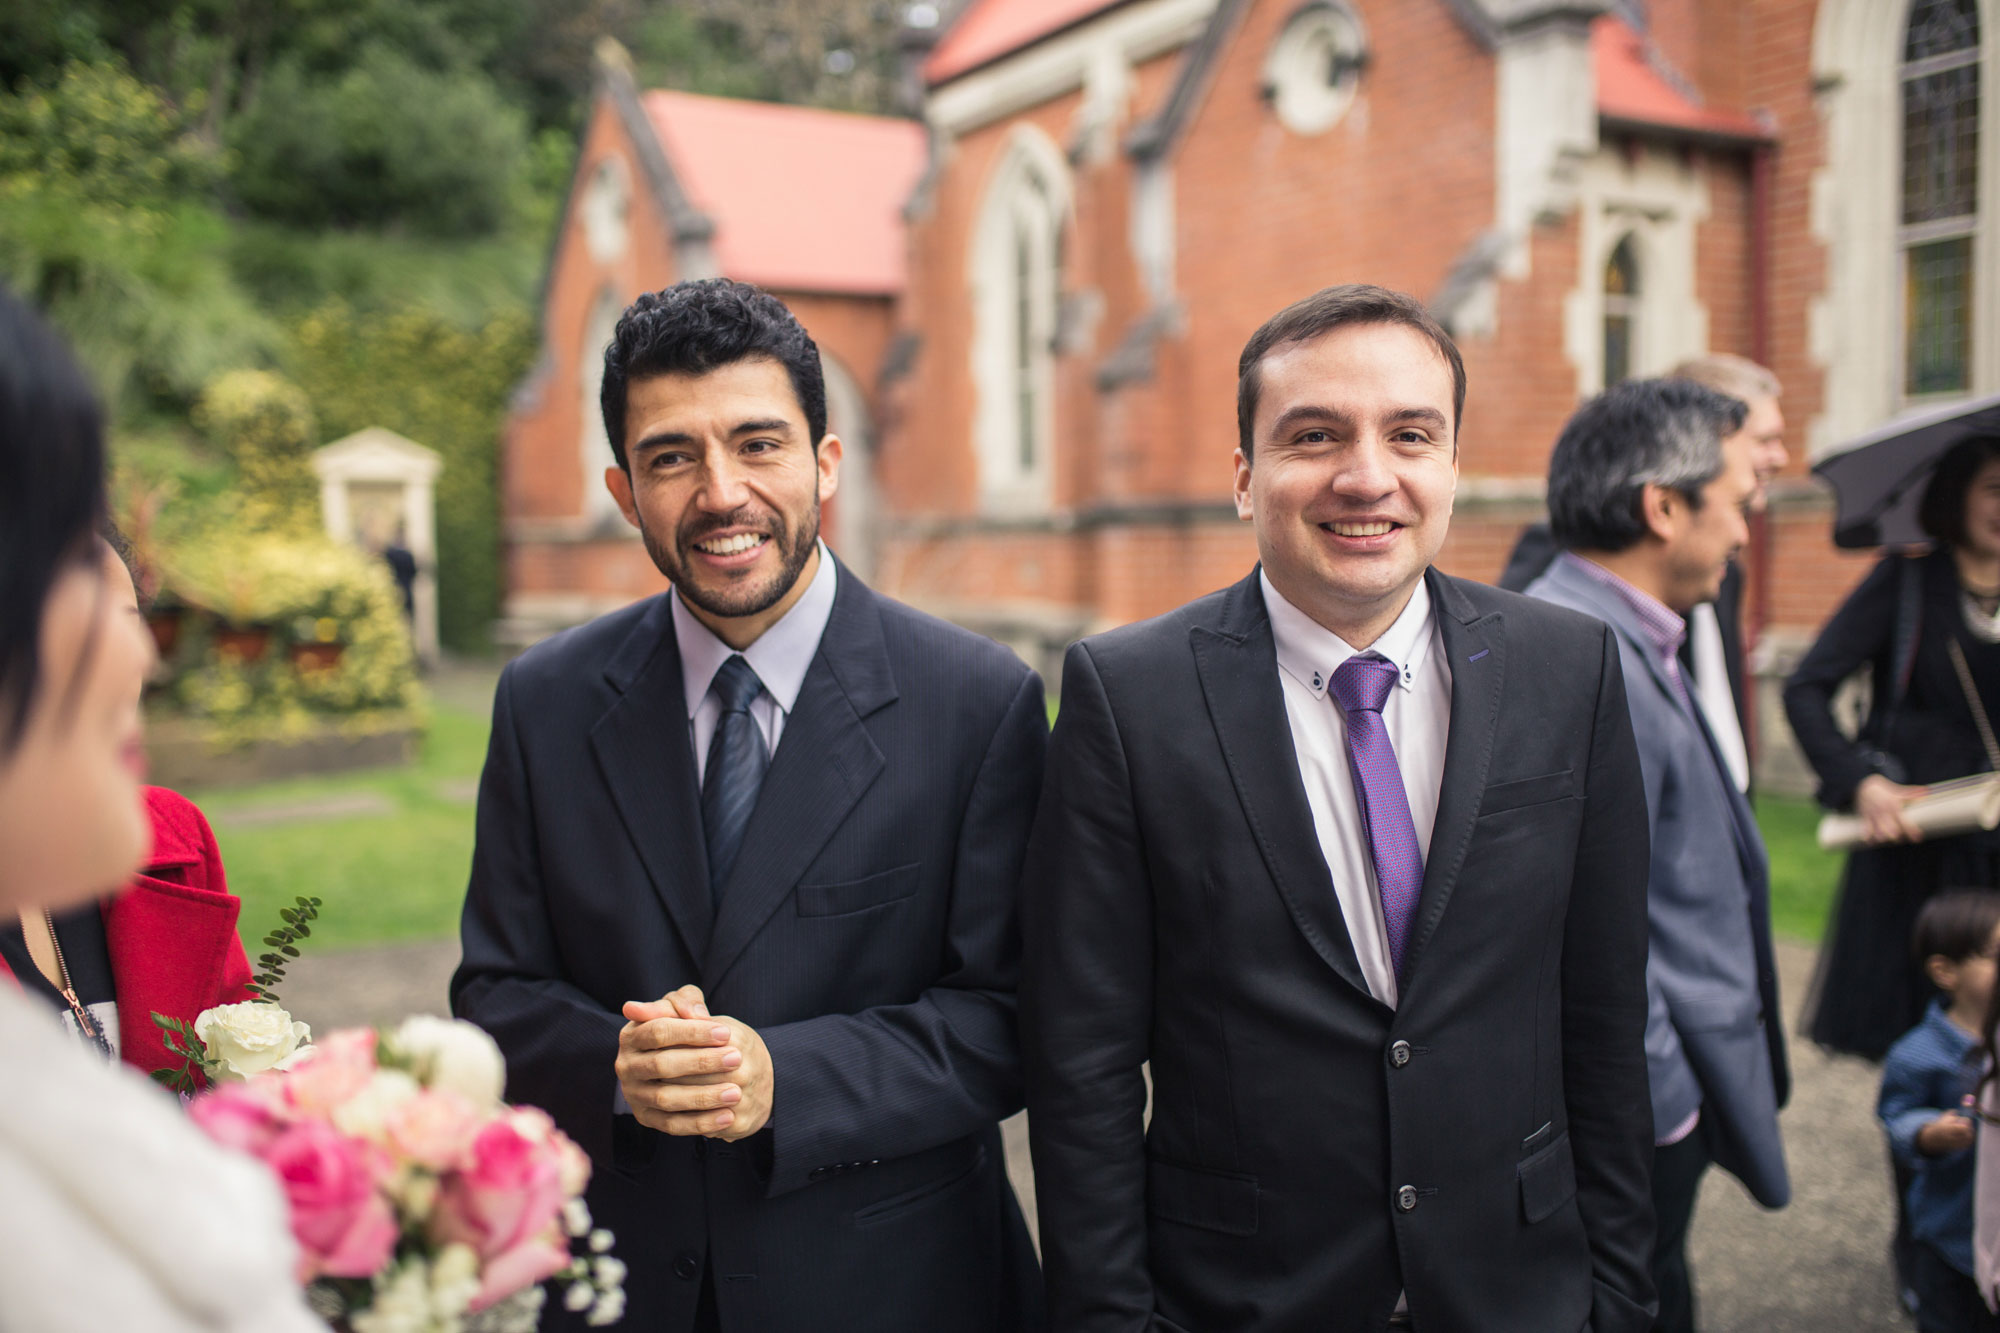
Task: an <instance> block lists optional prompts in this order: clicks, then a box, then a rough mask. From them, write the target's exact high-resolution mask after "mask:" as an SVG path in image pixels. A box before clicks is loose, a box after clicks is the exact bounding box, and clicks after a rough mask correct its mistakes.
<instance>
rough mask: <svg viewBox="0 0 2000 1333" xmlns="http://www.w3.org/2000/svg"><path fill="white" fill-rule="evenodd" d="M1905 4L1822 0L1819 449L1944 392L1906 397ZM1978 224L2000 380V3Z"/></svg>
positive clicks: (1816, 194)
mask: <svg viewBox="0 0 2000 1333" xmlns="http://www.w3.org/2000/svg"><path fill="white" fill-rule="evenodd" d="M1908 17H1909V6H1908V5H1907V4H1906V3H1903V0H1821V4H1820V9H1819V18H1818V22H1817V23H1816V24H1815V26H1814V28H1813V52H1812V54H1813V63H1812V70H1813V86H1814V88H1815V90H1816V91H1817V93H1818V98H1819V110H1820V117H1821V121H1822V123H1823V124H1824V125H1825V127H1826V153H1825V157H1824V160H1823V163H1822V165H1821V166H1820V168H1819V169H1818V170H1817V171H1816V172H1814V173H1813V178H1812V187H1811V190H1812V193H1811V221H1812V230H1813V235H1814V236H1815V237H1817V238H1818V239H1819V240H1820V241H1822V242H1824V243H1825V245H1826V290H1825V291H1824V292H1823V293H1822V294H1821V295H1819V296H1817V297H1815V298H1813V301H1812V303H1811V306H1810V308H1809V310H1808V314H1807V340H1808V342H1807V350H1808V351H1809V353H1810V354H1811V356H1812V359H1813V361H1814V362H1815V363H1817V364H1818V365H1819V366H1820V367H1821V368H1822V369H1823V370H1824V371H1825V377H1824V381H1823V383H1824V388H1823V390H1822V398H1821V408H1820V414H1819V415H1818V416H1816V417H1814V418H1813V419H1812V421H1811V422H1809V423H1808V425H1807V428H1806V445H1807V450H1808V453H1809V454H1810V456H1811V457H1813V458H1815V459H1818V458H1821V457H1824V456H1825V455H1826V454H1827V453H1828V452H1829V451H1831V450H1833V449H1836V448H1837V447H1838V446H1839V445H1841V444H1842V443H1844V442H1845V441H1847V440H1850V439H1852V438H1854V437H1855V436H1856V435H1859V434H1862V433H1863V432H1865V431H1868V430H1870V429H1872V428H1874V427H1875V426H1877V425H1880V424H1881V423H1882V422H1884V421H1887V420H1888V419H1889V418H1891V417H1893V416H1896V415H1898V414H1899V413H1901V412H1902V411H1904V410H1906V409H1908V408H1910V407H1912V406H1918V405H1921V404H1923V403H1928V402H1932V401H1935V399H1934V398H1925V399H1922V400H1915V401H1913V400H1911V399H1910V398H1908V397H1906V396H1905V395H1904V394H1903V320H1902V316H1903V291H1902V285H1903V284H1902V245H1901V226H1900V221H1901V211H1900V202H1901V199H1902V179H1901V165H1902V136H1903V100H1902V98H1903V89H1902V66H1903V34H1904V30H1905V24H1906V23H1907V21H1908ZM1979 37H1980V49H1979V80H1980V86H1979V117H1980V118H1979V227H1978V230H1977V231H1976V232H1975V233H1974V235H1973V245H1972V263H1973V273H1974V281H1973V285H1972V291H1973V309H1972V384H1971V387H1970V390H1969V393H1968V395H1967V396H1969V397H1978V396H1980V395H1982V394H1988V393H1992V392H1995V391H1996V390H2000V281H1996V277H2000V273H1996V264H2000V0H1979Z"/></svg>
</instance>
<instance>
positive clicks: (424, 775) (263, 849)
mask: <svg viewBox="0 0 2000 1333" xmlns="http://www.w3.org/2000/svg"><path fill="white" fill-rule="evenodd" d="M490 694H491V687H490V682H488V684H487V685H486V687H485V689H484V690H483V691H482V690H480V689H478V688H473V689H470V690H459V691H447V692H445V697H443V698H440V699H439V700H438V701H437V703H436V706H435V708H434V710H433V714H432V724H431V729H430V734H429V735H428V736H427V737H426V738H425V740H424V744H423V749H422V753H421V755H420V757H419V758H418V760H417V762H416V763H415V764H413V765H410V766H409V767H407V768H395V769H375V770H370V771H364V772H358V773H341V774H336V775H333V776H329V777H314V778H296V779H292V780H289V781H284V782H271V783H265V784H262V785H259V786H257V787H246V788H224V787H216V788H209V789H206V790H202V791H192V792H190V793H189V795H191V796H193V797H194V798H195V799H196V800H197V801H198V802H199V803H200V805H201V807H202V809H203V810H204V811H206V812H207V814H208V816H209V818H210V820H211V821H213V822H214V824H215V831H216V838H217V840H218V841H219V842H220V843H221V844H222V857H223V864H224V865H225V866H226V867H227V870H228V874H229V886H230V888H231V889H232V890H234V891H235V892H236V893H237V894H238V895H240V896H241V897H242V899H243V918H242V919H243V934H244V936H245V940H246V943H250V944H253V945H254V944H255V942H256V941H257V940H258V939H260V938H262V936H263V935H264V934H265V933H266V932H267V931H268V930H270V929H271V927H272V926H273V925H275V924H276V923H277V921H278V909H279V908H280V907H287V906H290V905H291V901H292V899H293V898H294V897H296V896H298V895H300V894H304V895H306V896H308V897H311V896H317V897H319V898H322V899H324V900H325V906H323V907H322V908H321V909H320V919H319V922H318V923H317V924H316V925H315V926H314V927H313V937H312V939H311V940H310V941H309V942H308V944H307V947H308V948H312V947H315V946H325V947H329V948H338V947H352V946H359V945H368V944H383V943H388V942H391V941H395V940H420V939H439V938H443V937H445V936H448V935H451V934H452V933H453V932H455V931H456V930H457V929H458V912H459V905H460V904H461V903H462V902H463V901H464V898H465V880H466V872H467V870H468V869H469V868H470V866H471V863H472V828H473V822H472V816H473V806H472V799H471V793H472V788H473V785H474V783H476V781H477V780H478V777H479V767H480V764H481V763H482V762H483V761H484V759H485V754H486V732H487V705H486V702H485V700H486V698H488V697H490ZM1050 711H1051V714H1053V712H1054V709H1053V706H1052V707H1051V710H1050ZM357 800H362V801H372V802H374V803H375V804H377V805H378V806H381V807H386V809H387V811H388V812H387V813H379V814H348V815H334V816H331V817H326V818H317V817H311V816H307V817H302V818H291V819H283V820H279V821H274V822H270V823H257V822H255V820H256V819H257V817H258V815H259V813H260V812H269V811H272V810H274V809H284V808H288V807H291V808H296V807H308V806H310V805H313V804H319V803H327V804H335V805H337V804H339V803H343V802H349V803H351V802H354V801H357ZM1757 822H1758V823H1759V825H1760V826H1762V828H1763V831H1764V841H1765V846H1766V847H1767V848H1768V849H1769V851H1770V855H1771V917H1772V924H1773V926H1774V928H1775V929H1776V931H1777V933H1778V934H1779V935H1781V936H1784V937H1786V938H1788V939H1793V940H1797V941H1799V942H1801V943H1805V944H1817V943H1819V940H1820V936H1821V934H1822V932H1823V931H1824V929H1825V925H1826V916H1827V912H1828V910H1829V908H1830V907H1831V905H1832V901H1833V894H1834V888H1835V886H1836V885H1837V884H1838V882H1839V877H1840V866H1841V857H1840V856H1839V855H1837V854H1834V853H1829V852H1822V851H1821V850H1819V847H1818V845H1817V844H1816V843H1815V842H1814V840H1813V833H1814V829H1815V828H1816V826H1817V825H1818V823H1819V810H1818V808H1817V807H1816V806H1814V805H1813V804H1812V803H1811V802H1809V801H1799V800H1787V799H1783V798H1780V797H1772V796H1765V797H1761V798H1759V800H1758V802H1757ZM251 952H252V953H253V954H254V953H256V952H257V950H256V949H255V948H254V947H253V948H252V950H251Z"/></svg>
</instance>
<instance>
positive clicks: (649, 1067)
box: [618, 986, 774, 1143]
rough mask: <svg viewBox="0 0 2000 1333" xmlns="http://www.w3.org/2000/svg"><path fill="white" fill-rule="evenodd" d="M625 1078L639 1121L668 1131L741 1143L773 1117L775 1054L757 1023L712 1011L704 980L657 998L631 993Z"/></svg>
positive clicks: (622, 1038)
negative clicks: (640, 997)
mask: <svg viewBox="0 0 2000 1333" xmlns="http://www.w3.org/2000/svg"><path fill="white" fill-rule="evenodd" d="M624 1013H625V1018H626V1023H625V1030H624V1031H623V1032H621V1033H620V1034H619V1037H618V1083H619V1086H620V1087H621V1088H623V1089H624V1091H625V1101H626V1103H627V1104H628V1105H630V1106H631V1108H632V1113H633V1114H634V1115H635V1116H637V1117H638V1119H639V1123H640V1124H642V1125H646V1126H648V1127H649V1128H652V1129H657V1130H659V1131H661V1132H662V1133H665V1134H674V1135H702V1136H705V1137H708V1138H717V1139H722V1140H724V1141H726V1142H730V1143H734V1142H735V1141H736V1140H738V1139H745V1138H748V1137H750V1136H751V1135H752V1134H755V1133H756V1132H757V1131H758V1130H760V1129H762V1128H763V1127H764V1126H765V1124H767V1123H768V1122H769V1121H770V1118H771V1098H772V1093H773V1090H774V1083H773V1079H772V1076H771V1053H770V1052H769V1051H768V1050H767V1049H765V1046H764V1039H763V1038H762V1037H760V1036H758V1035H757V1032H756V1030H755V1029H754V1028H752V1027H750V1026H749V1025H748V1024H746V1023H743V1022H740V1021H738V1020H737V1019H734V1018H730V1017H727V1016H726V1015H725V1016H724V1017H721V1018H710V1017H709V1013H708V1004H707V1001H706V999H705V998H704V997H703V995H702V993H701V989H700V987H697V986H683V987H681V988H680V989H679V990H677V991H671V992H669V993H668V994H666V995H664V996H662V997H660V999H659V1000H657V1001H655V1002H653V1003H643V1002H641V1001H638V1000H628V1001H626V1003H625V1009H624Z"/></svg>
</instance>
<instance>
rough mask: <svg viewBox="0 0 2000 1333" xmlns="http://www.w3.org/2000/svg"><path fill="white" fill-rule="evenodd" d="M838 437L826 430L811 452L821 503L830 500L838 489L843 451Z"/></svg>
mask: <svg viewBox="0 0 2000 1333" xmlns="http://www.w3.org/2000/svg"><path fill="white" fill-rule="evenodd" d="M845 452H846V451H845V449H844V447H843V446H842V445H841V443H840V437H839V436H838V435H835V434H834V433H833V432H832V431H828V432H827V433H826V435H825V436H824V437H822V438H821V440H820V442H819V448H818V449H817V450H815V451H814V453H813V466H814V467H816V468H818V469H819V498H820V500H821V502H822V503H824V502H825V501H827V500H831V499H832V498H833V496H834V492H836V491H838V490H839V489H840V460H841V458H842V456H843V455H844V453H845Z"/></svg>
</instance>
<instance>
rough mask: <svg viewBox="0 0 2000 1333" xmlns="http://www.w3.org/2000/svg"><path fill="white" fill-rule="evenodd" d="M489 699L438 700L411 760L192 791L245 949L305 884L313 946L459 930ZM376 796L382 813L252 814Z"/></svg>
mask: <svg viewBox="0 0 2000 1333" xmlns="http://www.w3.org/2000/svg"><path fill="white" fill-rule="evenodd" d="M486 731H487V718H486V714H485V712H484V710H483V708H482V709H480V710H477V711H475V710H473V709H471V708H467V707H464V706H457V707H454V706H452V705H450V704H446V703H442V702H440V703H439V704H437V705H436V707H435V708H434V710H433V713H432V721H431V729H430V734H429V735H428V736H427V737H426V738H425V740H424V744H423V751H422V754H421V757H420V758H419V759H418V761H417V762H416V763H415V764H412V765H410V766H408V767H405V768H391V769H372V770H364V771H361V772H356V773H341V774H337V775H333V776H329V777H313V778H297V779H291V780H288V781H284V782H270V783H264V784H261V785H259V786H256V787H237V788H223V787H217V788H209V789H206V790H201V791H191V792H189V793H188V795H190V796H191V797H193V798H194V800H195V801H196V802H197V803H198V804H199V805H200V806H201V808H202V810H203V811H204V812H205V813H206V814H207V815H208V817H209V819H210V821H211V822H212V823H213V824H214V825H215V834H216V840H217V841H218V842H219V843H221V845H222V862H223V867H224V869H225V870H226V872H227V873H228V876H229V887H230V889H231V890H232V891H234V892H235V893H237V894H238V895H240V896H241V897H242V899H243V917H242V932H243V935H244V939H245V942H246V944H249V945H250V946H251V949H250V952H251V953H252V955H255V954H256V953H257V951H258V946H257V945H256V941H257V940H260V939H261V938H262V937H263V936H264V935H265V934H266V933H267V932H268V931H269V930H270V929H271V927H272V926H274V925H276V924H277V921H278V909H279V908H280V907H286V906H290V904H291V902H292V899H293V898H294V897H297V896H299V895H301V894H303V895H305V896H308V897H312V896H317V897H319V898H321V899H323V900H324V903H325V905H324V906H322V907H321V908H320V919H319V921H318V923H316V924H315V925H314V927H313V935H312V939H311V940H310V941H308V942H307V945H306V947H307V948H309V949H310V948H314V947H316V946H320V945H325V946H328V947H338V946H343V945H360V944H379V943H383V942H385V941H388V940H405V939H434V938H437V937H439V936H444V935H449V934H451V933H453V932H454V931H456V930H457V929H458V909H459V904H460V903H461V902H463V901H464V898H465V877H466V871H467V869H468V868H469V867H470V866H471V864H472V812H473V803H472V789H473V785H474V784H475V783H476V782H477V780H478V777H479V766H480V764H481V763H482V762H483V761H484V759H485V755H486ZM369 801H372V802H374V803H376V804H378V805H381V806H386V807H387V812H386V813H355V814H346V815H335V816H332V817H325V818H317V817H306V818H287V819H283V820H281V821H279V822H273V823H251V822H240V821H241V819H242V817H246V816H247V817H248V819H250V820H255V819H256V818H257V817H258V815H259V813H260V812H261V813H264V814H269V813H271V812H273V811H274V810H284V809H286V808H306V807H309V806H311V805H313V804H316V803H322V802H325V803H330V804H339V803H342V802H346V803H350V804H351V803H356V802H369Z"/></svg>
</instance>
